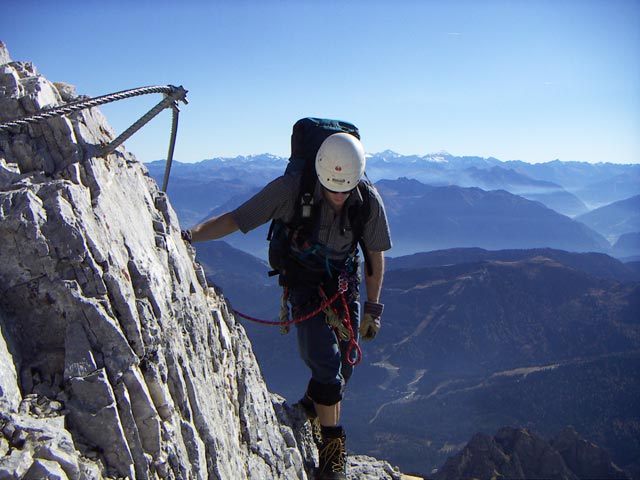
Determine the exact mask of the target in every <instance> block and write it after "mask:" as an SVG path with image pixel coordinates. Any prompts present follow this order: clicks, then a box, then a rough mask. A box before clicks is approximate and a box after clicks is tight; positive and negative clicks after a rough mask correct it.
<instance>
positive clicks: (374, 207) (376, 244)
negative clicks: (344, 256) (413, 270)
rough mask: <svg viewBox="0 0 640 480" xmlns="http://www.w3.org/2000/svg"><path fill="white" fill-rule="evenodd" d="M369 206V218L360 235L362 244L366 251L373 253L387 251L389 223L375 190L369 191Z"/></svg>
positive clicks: (388, 247)
mask: <svg viewBox="0 0 640 480" xmlns="http://www.w3.org/2000/svg"><path fill="white" fill-rule="evenodd" d="M369 205H370V207H369V218H368V219H367V222H366V223H365V225H364V232H363V234H362V236H363V240H364V244H365V245H366V247H367V249H368V250H371V251H373V252H383V251H386V250H389V249H390V248H391V246H392V244H391V231H390V230H389V221H388V220H387V213H386V211H385V209H384V204H383V203H382V198H380V195H379V194H378V192H377V191H376V189H375V188H373V189H371V196H370V199H369Z"/></svg>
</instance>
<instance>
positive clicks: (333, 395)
mask: <svg viewBox="0 0 640 480" xmlns="http://www.w3.org/2000/svg"><path fill="white" fill-rule="evenodd" d="M343 391H344V382H343V383H320V382H317V381H316V380H314V379H313V378H312V379H311V380H309V386H308V387H307V395H309V397H310V398H311V399H312V400H313V401H314V402H316V403H319V404H320V405H326V406H329V407H330V406H331V405H335V404H336V403H338V402H340V401H341V400H342V393H343Z"/></svg>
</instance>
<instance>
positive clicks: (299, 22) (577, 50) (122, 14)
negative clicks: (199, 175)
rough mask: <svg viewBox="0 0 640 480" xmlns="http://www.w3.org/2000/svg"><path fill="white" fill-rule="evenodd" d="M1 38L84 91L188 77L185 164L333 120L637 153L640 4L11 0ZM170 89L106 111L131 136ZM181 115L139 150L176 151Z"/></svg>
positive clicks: (453, 146) (574, 152)
mask: <svg viewBox="0 0 640 480" xmlns="http://www.w3.org/2000/svg"><path fill="white" fill-rule="evenodd" d="M0 40H2V41H4V42H5V43H6V45H7V47H8V49H9V52H10V54H11V57H12V59H13V60H16V61H31V62H33V63H34V64H35V66H36V67H37V69H38V71H39V72H40V73H42V74H43V75H45V76H46V77H47V78H48V79H49V80H52V81H64V82H67V83H71V84H73V85H75V86H76V87H77V91H78V93H81V94H85V95H89V96H98V95H103V94H107V93H111V92H115V91H119V90H125V89H130V88H135V87H140V86H146V85H167V84H173V85H183V86H184V87H185V88H186V89H187V90H189V94H188V100H189V105H186V106H183V107H182V109H181V114H180V128H179V133H178V141H177V145H176V151H175V159H177V160H180V161H187V162H194V161H199V160H202V159H205V158H212V157H217V156H236V155H249V154H259V153H273V154H276V155H280V156H288V153H289V138H290V132H291V125H292V124H293V123H294V122H295V121H296V120H297V119H298V118H301V117H304V116H321V117H331V118H339V119H343V120H348V121H351V122H353V123H355V124H356V125H358V126H359V127H360V129H361V132H362V137H363V143H364V146H365V149H366V150H367V151H368V152H370V153H375V152H380V151H383V150H387V149H391V150H394V151H396V152H398V153H401V154H407V155H408V154H418V155H424V154H427V153H432V152H438V151H441V150H446V151H448V152H450V153H451V154H454V155H479V156H484V157H489V156H493V157H496V158H498V159H500V160H514V159H518V160H524V161H528V162H546V161H550V160H554V159H557V158H558V159H560V160H578V161H587V162H599V161H613V162H616V163H640V0H527V1H525V0H510V1H507V0H450V1H445V0H396V1H393V0H341V1H333V0H325V1H310V0H297V1H294V0H281V1H276V0H264V1H257V0H253V1H243V0H236V1H231V0H229V1H190V0H185V1H182V2H166V1H160V0H158V1H153V2H152V1H133V0H130V1H124V0H111V1H108V2H105V1H94V0H83V1H76V0H66V1H57V2H53V1H41V0H38V1H35V0H3V1H2V16H1V17H0ZM160 99H161V97H160V96H159V95H156V96H148V97H145V98H142V99H136V100H125V101H122V102H118V103H116V104H114V105H112V106H108V107H102V110H103V112H104V113H105V115H106V116H107V118H108V120H109V121H110V123H111V124H112V126H113V127H114V129H115V130H116V131H117V132H120V131H122V130H124V129H125V128H126V127H127V126H128V125H129V124H130V123H132V122H133V121H135V120H136V119H137V118H138V117H139V116H140V115H142V114H143V113H144V112H146V110H147V109H148V108H150V107H151V106H152V105H154V104H155V103H157V102H158V101H159V100H160ZM170 124H171V114H170V113H169V111H165V112H163V113H162V114H161V115H160V116H158V117H156V119H154V120H153V121H152V123H151V124H149V125H148V126H147V127H145V128H144V129H143V130H141V131H140V132H138V133H137V134H136V135H135V136H134V137H132V139H130V140H129V141H128V142H127V143H126V146H127V148H128V149H129V150H130V151H132V152H133V153H134V154H135V155H136V156H137V157H138V158H139V159H140V160H142V161H151V160H156V159H161V158H165V157H166V154H167V145H168V138H169V130H170Z"/></svg>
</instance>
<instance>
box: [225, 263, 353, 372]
mask: <svg viewBox="0 0 640 480" xmlns="http://www.w3.org/2000/svg"><path fill="white" fill-rule="evenodd" d="M347 289H348V281H347V278H346V277H345V276H344V275H341V276H340V278H339V282H338V291H337V292H336V293H335V294H334V295H333V296H332V297H331V298H329V299H326V297H325V301H324V302H322V303H321V304H320V306H319V307H318V308H316V309H315V310H313V311H312V312H309V313H307V314H306V315H303V316H301V317H298V318H294V319H292V320H289V321H287V322H282V321H280V320H278V321H274V320H262V319H259V318H255V317H251V316H249V315H245V314H244V313H242V312H239V311H238V310H236V309H234V308H232V309H231V311H232V312H233V313H234V314H235V315H237V316H239V317H242V318H244V319H246V320H250V321H252V322H256V323H261V324H263V325H279V326H283V325H293V324H294V323H301V322H304V321H305V320H309V319H310V318H311V317H315V316H316V315H318V314H319V313H321V312H323V311H324V310H326V309H327V308H329V307H331V305H333V302H335V301H336V300H337V299H338V297H341V299H342V306H343V307H344V311H345V318H344V319H343V323H344V324H345V326H346V328H347V330H348V331H349V333H350V336H351V340H349V347H348V348H347V362H348V363H349V365H351V366H356V365H358V364H359V363H360V360H362V349H361V348H360V345H359V344H358V341H357V340H356V336H355V333H354V332H353V326H352V325H351V312H350V311H349V305H348V304H347V299H346V297H345V294H344V293H345V292H346V291H347ZM320 292H321V293H322V295H323V296H324V291H323V290H322V288H320ZM284 294H285V295H287V292H286V291H285V293H284ZM334 330H337V327H336V328H334ZM336 334H337V335H338V337H339V336H340V334H339V333H337V332H336ZM354 348H355V349H356V358H355V359H354V360H351V352H352V351H353V349H354Z"/></svg>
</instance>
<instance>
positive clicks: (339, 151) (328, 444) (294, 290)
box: [183, 119, 391, 480]
mask: <svg viewBox="0 0 640 480" xmlns="http://www.w3.org/2000/svg"><path fill="white" fill-rule="evenodd" d="M303 120H304V119H303ZM313 120H316V119H313ZM295 128H296V127H294V134H295ZM314 128H315V127H314ZM292 143H293V137H292ZM312 165H315V172H314V175H313V186H314V191H313V200H314V201H313V202H312V204H313V209H314V212H315V213H314V214H313V215H312V218H313V226H312V228H311V229H309V231H308V232H307V233H305V231H304V229H302V228H301V227H300V226H299V225H294V223H295V221H296V220H295V219H296V218H298V221H299V217H300V216H299V215H298V216H297V215H296V209H297V208H298V205H299V199H300V190H301V188H302V187H301V184H302V180H301V177H302V175H303V174H302V173H301V172H299V171H298V172H285V174H284V175H282V176H280V177H278V178H276V179H275V180H273V181H272V182H271V183H269V184H268V185H267V186H266V187H264V188H263V189H262V190H261V191H260V192H258V193H257V194H256V195H255V196H253V197H252V198H251V199H249V200H248V201H246V202H245V203H244V204H242V205H241V206H239V207H238V208H236V209H235V210H233V211H231V212H228V213H225V214H223V215H220V216H217V217H214V218H211V219H209V220H207V221H205V222H203V223H201V224H200V225H197V226H196V227H194V228H193V229H191V230H190V231H185V232H183V238H185V240H188V241H193V242H202V241H206V240H215V239H219V238H222V237H224V236H226V235H229V234H230V233H233V232H235V231H236V230H238V229H239V230H241V231H242V232H243V233H247V232H248V231H250V230H252V229H254V228H256V227H258V226H260V225H262V224H264V223H266V222H268V221H270V220H279V221H281V222H282V224H283V225H286V226H287V231H288V235H286V236H285V237H286V238H288V239H289V241H290V243H289V244H288V245H287V246H288V249H289V253H288V255H289V257H288V259H285V262H284V265H285V267H284V268H282V267H281V268H280V269H279V270H280V271H279V273H280V281H281V284H282V285H283V286H285V287H287V290H288V292H289V296H288V301H289V302H290V304H291V310H292V312H293V315H294V317H295V316H301V315H304V314H305V313H307V312H312V311H313V310H314V309H317V307H318V306H319V305H320V304H321V293H324V294H325V298H326V295H330V293H331V292H334V291H336V289H337V288H338V287H337V282H338V279H339V278H342V279H343V280H344V279H347V281H348V290H347V292H346V293H345V298H346V301H345V302H344V306H346V307H347V308H348V312H345V311H343V310H344V307H343V308H342V310H341V308H340V307H341V305H336V306H335V308H328V309H326V310H325V311H324V312H320V313H319V314H317V315H315V316H313V317H312V318H310V319H308V320H306V321H304V322H301V323H296V332H297V338H298V345H299V350H300V356H301V357H302V359H303V360H304V362H305V363H306V365H307V366H308V367H309V369H310V370H311V379H310V380H309V383H308V386H307V390H306V392H305V394H304V396H303V398H302V399H301V400H300V402H299V404H300V406H301V407H303V408H304V409H305V412H306V413H307V415H308V416H309V418H310V419H311V420H312V421H313V422H314V423H315V425H316V426H319V428H318V430H319V431H318V432H317V433H318V436H319V439H318V449H319V466H318V472H317V476H316V478H317V479H324V480H346V478H347V476H346V436H345V432H344V428H343V427H342V426H341V424H340V413H341V402H342V398H343V392H344V388H345V385H346V383H347V382H348V380H349V378H350V377H351V375H352V373H353V364H354V363H355V362H354V360H355V359H354V358H353V357H354V356H355V355H356V351H355V350H353V349H348V346H349V344H350V342H349V341H348V340H349V339H348V338H347V337H348V336H349V334H346V336H345V332H344V331H342V332H339V331H336V330H335V329H334V328H332V327H331V325H329V323H328V317H329V316H335V315H339V316H340V317H341V318H348V319H350V321H351V327H352V328H351V331H352V332H355V333H354V335H355V336H356V337H357V336H358V333H359V336H360V337H361V338H362V339H364V340H370V339H373V338H374V337H375V336H376V334H377V332H378V330H379V329H380V326H381V321H380V317H381V315H382V312H383V308H384V306H383V304H381V303H380V293H381V288H382V281H383V272H384V251H386V250H388V249H389V248H391V239H390V232H389V227H388V222H387V217H386V213H385V210H384V206H383V203H382V200H381V198H380V196H379V195H378V193H377V192H376V190H375V188H373V186H371V185H370V184H369V183H368V182H366V185H364V184H365V181H364V180H363V174H364V167H365V154H364V150H363V147H362V144H361V143H360V141H359V138H358V137H356V136H354V135H353V134H349V133H343V132H338V133H332V134H330V135H328V136H327V137H326V139H324V140H323V141H322V143H321V144H320V146H319V148H317V154H315V162H313V163H312ZM363 211H364V215H366V218H363V219H362V222H361V223H362V226H361V228H358V227H357V226H356V225H354V224H355V223H358V221H357V220H355V218H356V217H357V215H355V214H354V213H353V212H360V214H362V212H363ZM307 216H308V215H307ZM358 230H361V232H359V233H356V232H357V231H358ZM354 235H358V236H361V238H354ZM301 237H302V238H301ZM359 240H360V241H361V243H360V245H361V246H362V245H364V246H365V247H364V249H366V251H365V252H362V253H363V254H366V255H365V257H367V263H368V268H367V269H366V272H365V286H366V292H367V300H366V301H365V302H364V315H363V316H362V320H361V319H360V295H359V283H360V273H359V269H360V259H359V256H358V255H357V253H358V251H357V245H358V241H359ZM286 260H288V261H286ZM332 314H333V315H332ZM333 325H334V326H335V324H333ZM348 357H351V358H348Z"/></svg>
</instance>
